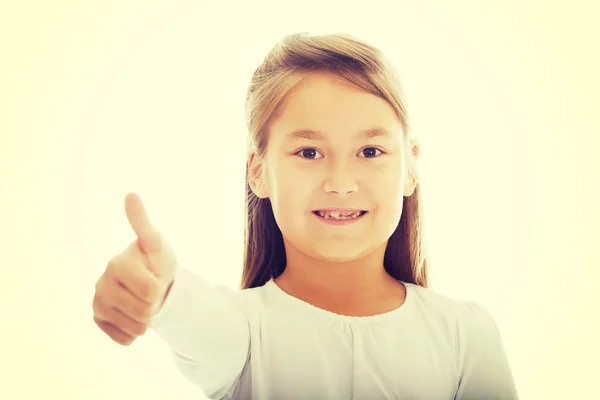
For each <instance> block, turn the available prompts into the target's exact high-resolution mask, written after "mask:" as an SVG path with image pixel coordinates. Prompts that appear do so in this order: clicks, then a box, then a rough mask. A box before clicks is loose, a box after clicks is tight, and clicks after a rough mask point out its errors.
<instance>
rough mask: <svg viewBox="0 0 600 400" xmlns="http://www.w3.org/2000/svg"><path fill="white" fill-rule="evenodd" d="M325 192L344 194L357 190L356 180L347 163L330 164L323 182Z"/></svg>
mask: <svg viewBox="0 0 600 400" xmlns="http://www.w3.org/2000/svg"><path fill="white" fill-rule="evenodd" d="M323 190H325V191H326V192H327V193H332V194H338V195H341V196H346V195H349V194H351V193H354V192H356V191H358V181H357V179H356V177H355V174H354V173H353V171H352V169H351V168H350V167H349V166H347V165H340V164H338V165H332V166H331V167H330V168H329V171H328V175H327V178H326V179H325V182H324V183H323Z"/></svg>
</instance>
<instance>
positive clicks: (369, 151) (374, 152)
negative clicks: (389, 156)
mask: <svg viewBox="0 0 600 400" xmlns="http://www.w3.org/2000/svg"><path fill="white" fill-rule="evenodd" d="M378 152H379V153H378ZM360 153H363V154H364V157H365V158H374V157H377V156H379V155H381V154H382V152H381V150H379V149H376V148H375V147H367V148H366V149H363V150H362V151H361V152H360ZM360 153H359V154H360Z"/></svg>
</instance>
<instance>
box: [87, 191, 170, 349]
mask: <svg viewBox="0 0 600 400" xmlns="http://www.w3.org/2000/svg"><path fill="white" fill-rule="evenodd" d="M125 213H126V215H127V219H128V220H129V224H130V225H131V228H132V229H133V231H134V232H135V234H136V236H137V239H136V240H135V241H134V242H133V243H131V244H130V245H129V247H127V249H125V251H123V252H122V253H120V254H118V255H116V256H115V257H113V258H112V259H111V260H110V261H109V262H108V265H107V267H106V270H105V271H104V273H103V274H102V275H101V276H100V278H99V279H98V281H97V282H96V287H95V289H96V290H95V294H94V300H93V303H92V306H93V311H94V322H95V323H96V325H98V327H99V328H100V329H101V330H102V331H103V332H104V333H106V334H107V335H108V336H109V337H110V338H111V339H112V340H113V341H115V342H117V343H119V344H121V345H124V346H127V345H130V344H131V343H133V341H134V340H135V339H136V338H137V337H139V336H141V335H143V334H144V333H145V332H146V330H147V328H148V325H149V324H150V321H151V320H152V317H153V316H154V314H156V313H157V312H158V311H159V310H160V308H161V306H162V304H163V302H164V300H165V299H166V297H167V295H168V292H169V289H170V287H171V284H172V283H173V279H174V277H175V271H176V268H177V258H176V256H175V254H174V252H173V251H172V249H171V248H170V247H169V245H168V244H167V243H166V242H165V241H164V239H163V238H162V236H161V235H160V233H159V232H158V231H157V230H156V229H155V228H154V227H153V226H152V224H151V223H150V220H149V219H148V215H147V214H146V211H145V209H144V206H143V204H142V201H141V199H140V198H139V196H138V195H137V194H135V193H129V194H128V195H127V196H126V197H125Z"/></svg>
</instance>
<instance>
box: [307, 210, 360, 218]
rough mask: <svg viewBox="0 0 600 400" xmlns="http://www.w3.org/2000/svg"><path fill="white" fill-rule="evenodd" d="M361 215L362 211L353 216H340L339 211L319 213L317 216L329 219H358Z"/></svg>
mask: <svg viewBox="0 0 600 400" xmlns="http://www.w3.org/2000/svg"><path fill="white" fill-rule="evenodd" d="M361 213H362V211H357V212H356V213H354V214H351V215H340V213H339V212H338V211H331V212H328V211H317V214H319V216H321V217H323V218H327V219H353V218H358V217H359V216H360V215H361Z"/></svg>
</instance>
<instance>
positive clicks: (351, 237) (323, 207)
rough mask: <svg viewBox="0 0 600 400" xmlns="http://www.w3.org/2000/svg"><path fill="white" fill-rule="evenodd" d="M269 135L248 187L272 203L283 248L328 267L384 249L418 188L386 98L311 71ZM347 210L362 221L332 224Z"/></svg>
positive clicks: (288, 99)
mask: <svg viewBox="0 0 600 400" xmlns="http://www.w3.org/2000/svg"><path fill="white" fill-rule="evenodd" d="M269 134H270V136H269V145H268V148H267V152H266V155H265V158H264V159H258V158H257V157H255V156H253V157H252V159H251V166H250V169H251V171H255V172H258V175H257V176H258V180H257V181H256V182H254V183H251V185H252V187H253V190H254V192H255V193H256V194H257V195H258V196H259V197H263V198H264V197H268V198H269V199H270V201H271V204H272V207H273V213H274V215H275V220H276V221H277V224H278V226H279V228H280V230H281V232H282V234H283V238H284V242H285V245H286V248H289V246H293V247H294V248H295V250H297V251H299V252H301V253H304V254H305V255H307V256H309V257H311V258H315V259H318V260H321V261H330V262H349V261H354V260H357V259H360V258H361V257H364V256H365V255H367V254H370V253H372V252H374V251H376V250H380V249H381V248H382V246H383V248H385V246H386V244H387V240H388V238H389V237H390V236H391V234H392V233H393V232H394V230H395V229H396V227H397V225H398V222H399V220H400V216H401V214H402V204H403V196H410V195H411V193H412V191H413V190H414V187H415V184H416V183H415V182H414V180H413V179H411V178H410V177H409V176H408V175H407V170H406V157H405V153H404V152H405V149H404V147H403V139H402V128H401V124H400V121H399V119H398V117H397V116H396V114H395V113H394V110H393V108H392V107H391V106H390V105H389V104H388V103H387V102H386V101H385V100H383V99H381V98H379V97H377V96H374V95H372V94H369V93H366V92H364V91H361V90H360V89H357V88H355V87H353V86H351V85H349V84H347V83H345V82H342V81H341V80H339V78H337V77H336V76H335V75H333V74H330V73H325V72H320V73H315V74H313V75H310V76H308V77H307V78H305V79H304V80H303V81H302V82H300V83H299V84H298V85H297V86H295V87H294V89H293V90H292V91H290V92H289V93H288V95H287V96H286V98H285V99H284V102H283V104H282V105H281V108H280V111H279V112H278V115H277V116H276V118H275V119H274V120H273V122H272V124H271V126H270V132H269ZM409 151H410V150H409ZM340 209H342V210H343V209H350V210H355V211H347V210H346V211H342V212H340V213H338V214H336V212H335V210H340ZM327 210H329V215H327ZM346 212H350V213H352V214H354V216H355V215H356V213H357V212H360V216H359V217H358V218H356V219H343V220H339V219H336V216H337V217H338V218H339V217H340V216H341V215H342V214H344V213H346ZM319 214H321V215H325V216H326V218H323V217H322V216H320V215H319ZM327 216H328V218H327ZM354 216H352V217H346V218H354Z"/></svg>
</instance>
